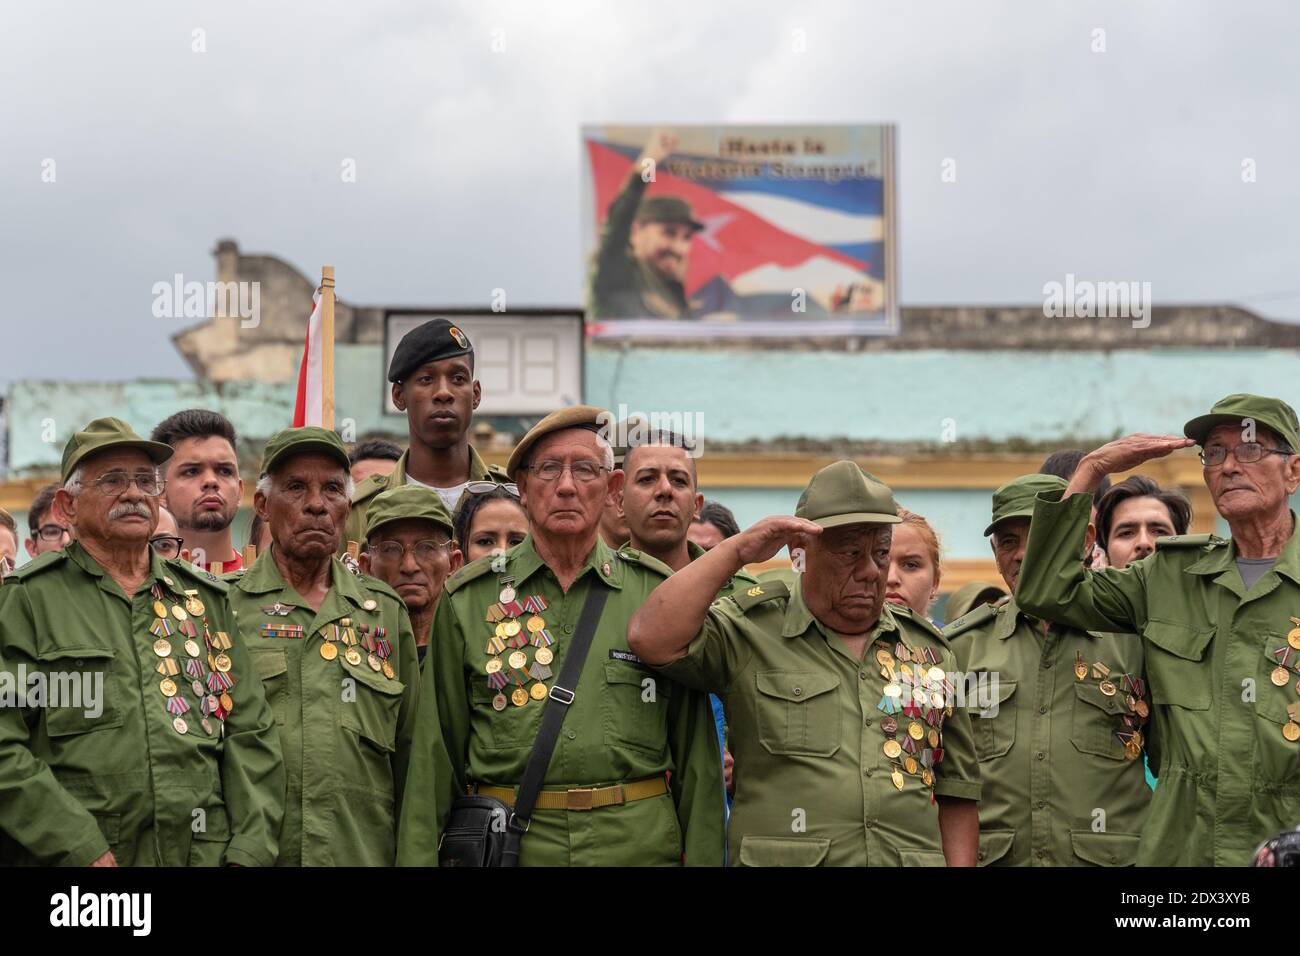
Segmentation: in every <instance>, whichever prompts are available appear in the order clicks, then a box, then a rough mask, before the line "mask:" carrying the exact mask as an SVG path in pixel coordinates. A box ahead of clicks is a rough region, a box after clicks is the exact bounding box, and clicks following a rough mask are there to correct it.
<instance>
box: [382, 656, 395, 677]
mask: <svg viewBox="0 0 1300 956" xmlns="http://www.w3.org/2000/svg"><path fill="white" fill-rule="evenodd" d="M384 676H385V677H387V678H388V679H389V680H392V679H393V678H395V677H396V676H397V671H395V670H393V665H392V663H391V662H390V661H384Z"/></svg>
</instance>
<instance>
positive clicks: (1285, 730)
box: [1282, 720, 1300, 741]
mask: <svg viewBox="0 0 1300 956" xmlns="http://www.w3.org/2000/svg"><path fill="white" fill-rule="evenodd" d="M1282 736H1283V737H1285V738H1286V739H1287V740H1291V741H1295V740H1300V724H1297V723H1296V722H1295V721H1293V720H1288V721H1287V722H1286V723H1285V724H1283V725H1282Z"/></svg>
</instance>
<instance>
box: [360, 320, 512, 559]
mask: <svg viewBox="0 0 1300 956" xmlns="http://www.w3.org/2000/svg"><path fill="white" fill-rule="evenodd" d="M388 380H389V381H390V382H391V383H392V396H393V404H394V405H396V406H397V408H398V409H399V410H400V411H403V412H405V413H406V426H407V433H408V435H409V438H410V444H409V445H408V447H407V449H406V451H405V452H403V453H402V457H401V458H399V459H398V460H397V464H396V465H395V466H394V467H393V469H392V471H391V472H389V473H388V474H387V475H373V476H371V477H370V478H367V479H366V480H365V481H363V482H361V483H360V484H359V485H357V489H356V492H355V493H354V495H353V500H352V512H351V514H349V516H348V519H347V528H346V535H345V537H344V540H341V541H340V542H339V544H338V547H337V550H338V551H339V553H342V552H343V551H344V550H345V549H346V547H347V542H348V541H355V542H357V543H360V542H361V541H363V540H364V539H365V531H366V508H367V507H368V506H369V502H370V499H372V498H373V497H374V496H375V495H377V494H379V493H380V492H381V491H384V490H385V489H387V488H398V487H401V486H402V485H408V484H409V485H424V486H425V487H428V488H432V489H433V490H435V491H436V492H438V494H439V495H441V496H442V500H443V503H444V504H445V505H446V506H447V510H448V511H449V512H454V511H455V510H456V503H457V502H458V501H459V499H460V495H461V492H462V491H463V490H464V488H465V485H466V484H467V483H468V482H470V481H497V482H502V481H504V480H505V478H504V476H503V475H502V474H501V473H500V472H499V471H493V470H491V469H489V468H488V466H487V465H486V464H484V462H483V459H482V458H480V457H479V454H478V452H476V451H475V450H474V449H473V447H471V446H470V443H469V429H470V425H471V423H472V420H473V416H474V409H476V408H478V406H479V402H480V401H481V400H482V397H483V394H482V390H481V388H480V386H479V383H478V381H477V380H476V379H475V378H474V349H473V346H471V345H470V341H469V338H468V337H467V336H466V335H465V333H464V332H463V331H461V330H460V329H459V328H457V327H456V326H455V325H453V324H452V323H451V322H449V321H447V320H446V319H432V320H430V321H428V322H426V323H424V324H423V325H421V326H419V327H418V328H416V329H413V330H412V331H410V332H408V333H407V334H406V335H405V336H403V337H402V341H401V342H399V343H398V344H397V349H396V350H395V351H394V352H393V359H392V361H391V362H390V363H389V366H388Z"/></svg>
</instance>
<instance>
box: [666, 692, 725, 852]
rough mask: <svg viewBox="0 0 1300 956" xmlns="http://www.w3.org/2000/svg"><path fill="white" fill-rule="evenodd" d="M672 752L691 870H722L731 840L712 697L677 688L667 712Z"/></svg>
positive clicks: (673, 783)
mask: <svg viewBox="0 0 1300 956" xmlns="http://www.w3.org/2000/svg"><path fill="white" fill-rule="evenodd" d="M668 746H669V749H670V750H671V752H672V758H673V774H672V779H671V781H670V787H671V790H672V794H673V801H674V802H675V803H676V804H677V822H678V825H679V826H680V827H681V830H682V849H683V851H684V853H685V860H684V862H685V863H686V865H687V866H722V865H723V862H724V856H723V845H724V843H725V840H726V836H725V834H726V799H727V798H726V794H725V791H724V789H723V784H722V751H720V750H719V749H718V729H717V725H716V724H715V723H714V721H713V706H712V704H710V703H709V696H708V694H705V693H701V692H699V691H694V690H687V689H686V688H678V693H676V694H674V695H673V698H672V702H671V704H670V705H669V711H668Z"/></svg>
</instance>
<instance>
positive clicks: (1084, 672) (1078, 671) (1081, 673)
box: [1074, 651, 1088, 680]
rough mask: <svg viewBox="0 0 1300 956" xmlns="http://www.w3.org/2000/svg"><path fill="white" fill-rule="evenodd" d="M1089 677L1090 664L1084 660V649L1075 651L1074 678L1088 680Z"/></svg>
mask: <svg viewBox="0 0 1300 956" xmlns="http://www.w3.org/2000/svg"><path fill="white" fill-rule="evenodd" d="M1087 677H1088V665H1087V664H1085V663H1084V662H1083V651H1075V652H1074V679H1075V680H1086V679H1087Z"/></svg>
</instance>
